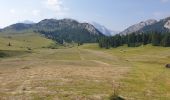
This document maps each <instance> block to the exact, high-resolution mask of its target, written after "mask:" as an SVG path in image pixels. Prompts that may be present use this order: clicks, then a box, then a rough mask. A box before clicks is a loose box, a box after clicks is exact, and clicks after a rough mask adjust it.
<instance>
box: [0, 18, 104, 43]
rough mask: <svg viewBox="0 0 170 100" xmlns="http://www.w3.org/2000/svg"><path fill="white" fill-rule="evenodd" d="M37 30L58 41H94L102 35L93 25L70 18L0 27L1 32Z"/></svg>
mask: <svg viewBox="0 0 170 100" xmlns="http://www.w3.org/2000/svg"><path fill="white" fill-rule="evenodd" d="M28 31H29V32H38V33H41V34H43V35H45V36H46V37H47V38H50V39H53V40H56V41H58V42H60V43H62V42H63V41H66V42H72V41H74V42H79V43H87V42H89V43H90V42H96V39H97V38H98V36H103V34H102V33H101V32H99V31H98V30H97V29H96V28H95V27H94V26H93V25H91V24H89V23H79V22H77V21H76V20H72V19H61V20H56V19H44V20H42V21H40V22H39V23H35V24H24V23H16V24H13V25H10V26H8V27H6V28H4V29H2V32H3V33H14V32H15V33H17V32H20V33H22V32H28Z"/></svg>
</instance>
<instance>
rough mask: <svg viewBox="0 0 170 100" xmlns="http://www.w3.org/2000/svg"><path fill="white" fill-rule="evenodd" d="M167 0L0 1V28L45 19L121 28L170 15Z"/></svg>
mask: <svg viewBox="0 0 170 100" xmlns="http://www.w3.org/2000/svg"><path fill="white" fill-rule="evenodd" d="M169 5H170V0H0V12H1V15H0V27H1V28H2V27H5V26H7V25H10V24H13V23H16V22H21V21H24V20H31V21H34V22H38V21H40V20H42V19H45V18H57V19H61V18H72V19H76V20H79V21H82V22H83V21H88V22H97V23H100V24H102V25H104V26H106V27H108V28H109V29H111V30H117V31H121V30H123V29H125V28H127V27H128V26H130V25H132V24H135V23H138V22H140V21H143V20H147V19H153V18H154V19H157V20H158V19H162V18H165V17H167V16H170V6H169Z"/></svg>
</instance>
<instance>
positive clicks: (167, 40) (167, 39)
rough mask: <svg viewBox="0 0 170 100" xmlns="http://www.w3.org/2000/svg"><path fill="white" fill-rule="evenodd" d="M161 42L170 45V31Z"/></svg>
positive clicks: (165, 45)
mask: <svg viewBox="0 0 170 100" xmlns="http://www.w3.org/2000/svg"><path fill="white" fill-rule="evenodd" d="M161 44H162V46H164V47H170V33H166V34H164V37H163V39H162V41H161Z"/></svg>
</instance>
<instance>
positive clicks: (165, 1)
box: [161, 0, 170, 3]
mask: <svg viewBox="0 0 170 100" xmlns="http://www.w3.org/2000/svg"><path fill="white" fill-rule="evenodd" d="M169 1H170V0H161V2H162V3H167V2H169Z"/></svg>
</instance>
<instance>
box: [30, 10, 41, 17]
mask: <svg viewBox="0 0 170 100" xmlns="http://www.w3.org/2000/svg"><path fill="white" fill-rule="evenodd" d="M32 14H33V15H34V16H40V10H33V11H32Z"/></svg>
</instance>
